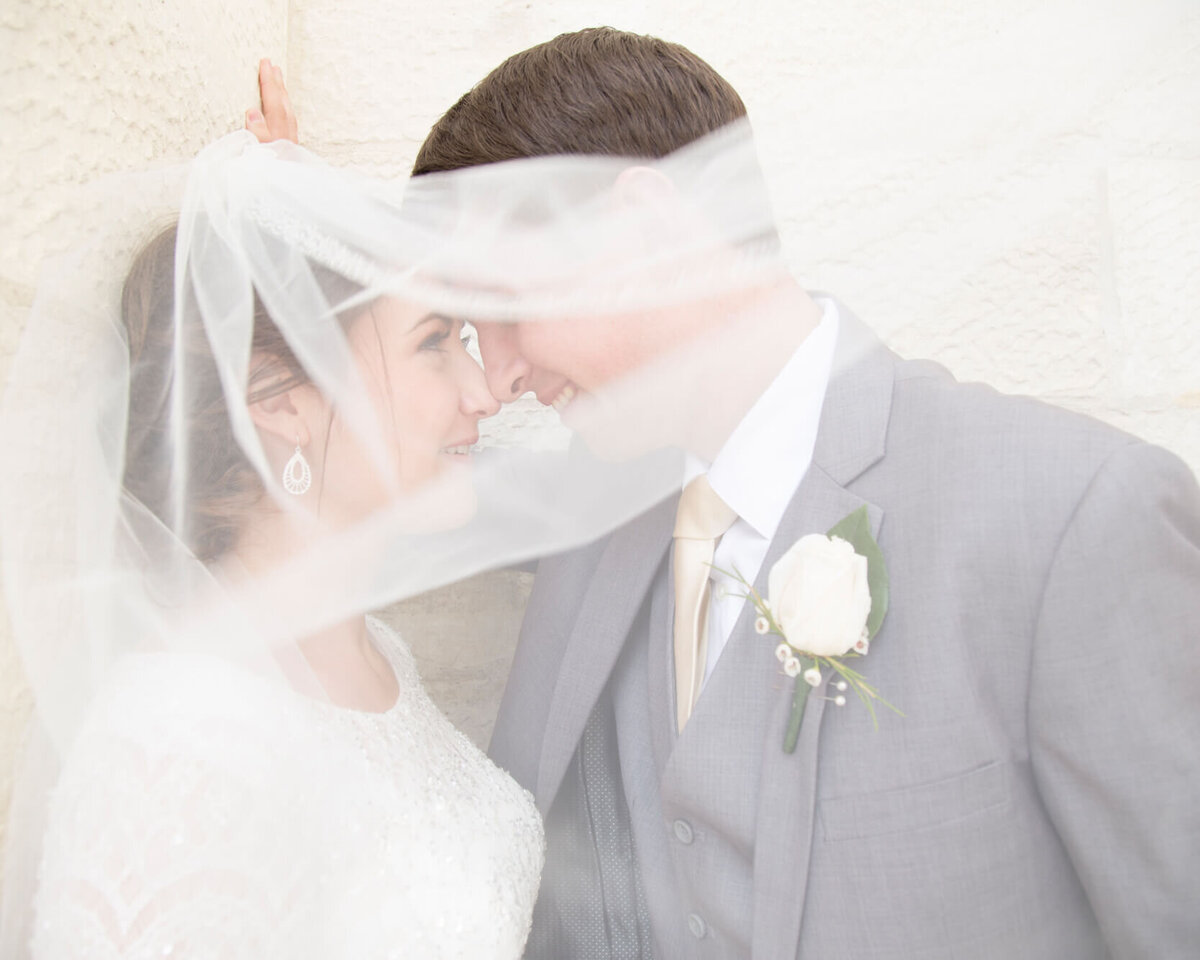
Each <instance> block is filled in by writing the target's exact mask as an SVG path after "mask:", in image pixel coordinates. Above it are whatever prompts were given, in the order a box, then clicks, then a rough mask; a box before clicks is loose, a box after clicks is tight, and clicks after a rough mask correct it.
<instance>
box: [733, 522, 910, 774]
mask: <svg viewBox="0 0 1200 960" xmlns="http://www.w3.org/2000/svg"><path fill="white" fill-rule="evenodd" d="M730 576H732V577H733V578H734V579H735V580H737V581H738V582H739V583H741V584H742V586H743V587H745V589H746V593H745V597H746V599H748V600H749V601H750V602H751V603H753V604H754V608H755V612H756V614H757V616H756V617H755V621H754V629H755V630H756V631H757V632H758V633H759V634H762V635H773V636H777V637H779V638H780V643H779V644H778V645H777V646H776V648H775V655H776V657H778V659H779V662H780V664H781V665H782V666H783V672H784V673H785V674H787V675H788V676H789V677H792V678H793V679H794V681H795V687H794V690H793V693H792V709H791V712H790V714H789V717H788V725H787V730H786V731H785V733H784V739H783V749H784V751H785V752H787V753H792V752H793V751H794V750H795V749H796V740H797V738H798V737H799V736H800V724H801V721H802V720H803V719H804V707H805V704H806V703H807V702H808V696H809V693H810V692H811V691H812V690H813V689H814V688H815V687H819V686H820V685H821V684H822V683H823V682H824V680H825V676H826V674H825V671H826V670H828V671H829V675H830V676H831V677H834V678H836V679H832V681H831V682H832V686H833V691H831V692H833V693H834V696H831V697H827V698H826V699H828V700H830V701H832V702H833V703H834V704H836V705H837V706H839V707H840V706H844V705H845V703H846V696H845V694H846V691H847V690H853V691H854V692H855V694H857V695H858V698H859V699H860V700H862V701H863V703H864V704H865V705H866V707H867V709H868V710H870V712H871V719H872V721H873V722H875V723H876V725H878V721H877V718H876V716H875V703H876V701H878V702H879V703H881V704H883V705H884V706H886V707H888V708H889V709H891V710H895V711H896V712H897V713H900V711H899V710H896V708H895V707H894V706H892V705H891V704H890V703H888V702H887V701H886V700H884V699H883V698H882V697H881V696H879V692H878V691H877V690H876V689H875V688H874V687H873V686H871V684H869V683H868V682H867V681H866V679H865V678H864V677H863V675H862V674H861V673H859V672H858V671H857V670H855V669H854V668H853V667H851V666H850V665H849V663H847V662H845V660H843V658H846V659H853V658H857V657H864V656H866V655H867V651H868V650H869V649H870V646H871V640H872V638H874V636H875V634H876V633H878V632H879V627H880V625H881V624H882V623H883V618H884V615H885V614H886V613H887V607H888V575H887V567H886V565H885V564H884V562H883V554H882V553H881V552H880V550H879V544H877V543H876V542H875V538H874V537H873V536H871V524H870V520H869V518H868V516H867V508H866V507H860V508H859V509H858V510H856V511H854V513H852V514H850V515H849V516H847V517H845V518H843V519H842V520H840V521H839V522H838V523H837V524H835V525H834V526H833V528H832V529H831V530H830V531H829V533H828V534H824V535H822V534H819V533H817V534H810V535H809V536H806V537H801V538H800V539H799V540H797V541H796V543H795V544H793V545H792V547H791V549H789V550H788V552H787V553H785V554H784V555H783V556H782V557H781V558H780V559H779V561H778V562H777V563H776V564H775V566H773V567H772V568H771V572H770V574H769V575H768V577H767V597H766V598H764V597H763V596H762V594H760V593H759V592H758V591H757V590H755V589H754V587H753V586H752V585H751V584H750V583H749V582H748V581H747V580H746V579H745V578H744V577H742V576H741V575H740V574H739V573H737V571H734V572H733V573H732V574H730Z"/></svg>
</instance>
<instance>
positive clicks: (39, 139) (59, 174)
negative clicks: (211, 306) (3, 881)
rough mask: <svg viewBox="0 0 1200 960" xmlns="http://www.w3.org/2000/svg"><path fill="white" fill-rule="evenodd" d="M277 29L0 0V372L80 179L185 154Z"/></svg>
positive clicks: (22, 698)
mask: <svg viewBox="0 0 1200 960" xmlns="http://www.w3.org/2000/svg"><path fill="white" fill-rule="evenodd" d="M286 41H287V3H286V2H284V0H254V2H253V3H243V2H242V0H205V2H203V3H193V2H186V0H17V2H16V3H12V2H8V3H5V4H3V5H0V136H2V137H3V139H2V140H0V143H2V144H3V146H2V148H0V211H2V216H3V219H2V220H0V382H3V379H4V374H5V372H6V371H7V369H8V366H9V363H10V361H11V359H12V354H13V351H14V350H15V349H16V344H17V341H18V339H19V335H20V330H21V327H22V324H23V322H24V316H25V314H26V312H27V311H28V309H29V307H30V304H31V303H32V301H33V295H34V286H35V283H36V280H37V275H38V266H39V263H40V262H41V260H42V258H43V257H44V256H46V255H48V254H52V253H56V252H61V251H62V250H64V249H66V248H67V247H68V246H70V245H71V244H72V243H76V242H78V240H79V225H78V224H77V223H76V222H75V221H74V220H73V218H72V217H71V214H70V211H71V206H72V198H73V193H74V190H75V189H76V188H77V187H78V185H79V184H82V183H85V182H87V181H89V180H92V179H94V178H96V177H98V176H101V175H103V174H107V173H111V172H114V171H119V170H127V169H131V168H143V167H146V166H148V165H150V164H152V163H157V162H160V161H163V162H165V161H169V160H178V159H181V158H184V157H187V156H189V155H190V154H193V153H195V152H196V151H197V150H198V149H199V148H200V147H201V146H203V145H204V144H205V143H207V142H208V141H210V140H212V139H214V138H215V137H217V136H218V135H220V134H222V133H224V132H226V131H228V130H231V129H234V128H235V127H237V126H240V125H241V117H242V111H243V110H244V109H245V107H246V106H248V105H249V104H250V103H251V102H252V100H251V98H252V97H255V96H256V95H257V80H256V76H255V69H254V65H255V63H256V62H257V58H258V57H259V56H262V55H270V56H272V57H276V58H279V59H283V58H285V56H286V52H287V42H286ZM3 456H4V455H3V452H0V463H2V462H3ZM0 624H2V625H3V626H2V628H0V831H2V830H3V823H4V822H5V821H6V819H7V817H6V816H5V815H4V814H5V812H6V810H7V806H8V796H9V792H10V789H11V781H12V770H13V763H14V758H15V755H16V750H17V745H18V742H19V740H20V736H21V733H22V730H23V728H24V721H25V718H26V716H27V715H28V710H29V698H28V694H27V691H26V689H25V685H24V682H23V679H22V676H21V670H20V665H19V663H18V662H17V660H16V657H15V654H14V651H13V649H12V644H11V640H10V637H9V633H8V629H7V621H6V620H5V619H4V618H3V616H2V611H0ZM2 836H3V834H2V832H0V837H2Z"/></svg>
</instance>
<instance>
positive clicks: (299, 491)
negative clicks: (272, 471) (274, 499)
mask: <svg viewBox="0 0 1200 960" xmlns="http://www.w3.org/2000/svg"><path fill="white" fill-rule="evenodd" d="M311 486H312V468H311V467H310V466H309V465H308V461H307V460H305V459H304V451H303V450H301V449H300V438H299V437H297V438H296V452H295V453H293V454H292V457H291V459H290V460H288V462H287V463H286V464H284V466H283V489H284V490H286V491H287V492H288V493H290V494H291V495H292V496H294V497H299V496H302V495H303V494H305V493H307V492H308V488H309V487H311Z"/></svg>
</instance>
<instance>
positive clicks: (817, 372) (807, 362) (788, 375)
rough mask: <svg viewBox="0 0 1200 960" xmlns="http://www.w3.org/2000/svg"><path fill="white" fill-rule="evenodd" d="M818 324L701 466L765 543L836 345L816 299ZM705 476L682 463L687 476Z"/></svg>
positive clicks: (832, 316)
mask: <svg viewBox="0 0 1200 960" xmlns="http://www.w3.org/2000/svg"><path fill="white" fill-rule="evenodd" d="M817 303H818V304H819V305H820V306H821V308H822V309H821V321H820V323H818V324H817V326H816V328H815V329H814V330H813V331H812V332H811V333H810V334H809V335H808V336H807V337H805V338H804V341H803V342H802V343H801V344H800V346H799V347H798V348H797V349H796V352H795V353H793V354H792V356H791V358H790V359H789V360H788V362H787V363H786V364H784V366H783V369H782V370H780V371H779V373H778V374H776V376H775V379H774V380H772V381H771V383H770V385H769V386H768V387H767V389H766V390H765V391H763V393H762V395H761V396H760V397H759V398H758V399H757V400H756V401H755V402H754V405H753V406H752V407H751V408H750V410H749V411H748V412H747V413H746V415H745V416H744V417H743V418H742V420H741V422H740V423H739V424H738V425H737V427H736V428H735V429H734V431H733V432H732V433H731V434H730V435H729V438H728V439H727V440H726V441H725V443H724V445H723V446H722V447H721V450H720V452H719V453H718V454H717V457H716V459H715V460H714V461H713V462H712V465H711V466H710V467H708V470H707V473H708V480H709V483H710V484H712V488H713V490H714V491H716V493H717V495H718V496H719V497H720V498H721V499H722V500H724V501H725V502H726V503H727V504H728V505H729V506H730V507H731V508H732V509H733V510H735V511H736V512H737V515H738V516H739V517H740V518H741V519H742V520H744V521H745V522H746V523H748V524H749V525H750V526H751V527H753V528H754V531H755V532H756V533H757V534H759V536H761V537H764V538H766V539H768V540H769V539H771V538H772V537H774V535H775V530H776V529H777V528H778V526H779V521H780V520H781V519H782V517H783V512H784V510H786V509H787V505H788V503H789V502H790V501H791V499H792V496H793V495H794V494H795V492H796V488H797V487H798V486H799V485H800V481H801V480H803V479H804V474H805V473H806V472H807V471H808V467H809V464H810V463H811V462H812V455H813V449H814V447H815V446H816V442H817V428H818V426H819V425H820V421H821V407H822V404H823V403H824V400H825V388H826V387H827V386H828V384H829V376H830V371H831V370H832V367H833V355H834V349H835V347H836V346H837V334H838V315H837V307H836V306H835V304H834V302H833V301H832V300H828V299H823V300H818V301H817ZM703 472H705V464H704V463H703V462H702V461H700V460H699V459H698V458H695V457H691V456H689V457H688V466H687V477H688V479H690V478H691V477H692V476H694V475H696V474H699V473H703Z"/></svg>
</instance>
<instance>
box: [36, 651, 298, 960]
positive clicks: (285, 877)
mask: <svg viewBox="0 0 1200 960" xmlns="http://www.w3.org/2000/svg"><path fill="white" fill-rule="evenodd" d="M264 686H265V685H263V684H261V683H259V682H258V681H256V680H254V679H252V678H250V677H248V676H245V675H234V671H232V670H231V668H229V667H226V666H223V665H220V664H218V663H216V662H215V661H207V660H206V659H205V658H199V657H166V656H160V657H152V658H143V659H141V660H140V662H139V663H137V664H136V665H135V666H133V667H132V668H126V669H123V671H122V675H121V676H120V677H119V678H117V679H116V680H115V681H114V682H113V683H112V684H111V685H110V688H109V690H108V692H107V695H106V696H105V697H103V698H101V700H100V702H98V704H97V709H96V710H94V711H93V713H92V715H91V717H90V719H89V721H88V723H87V724H85V726H84V728H83V729H82V731H81V733H80V735H79V737H78V739H77V740H76V742H75V743H74V745H73V746H72V748H71V751H70V753H69V755H68V757H67V759H66V763H65V765H64V770H63V775H62V777H61V779H60V781H59V784H58V786H57V788H56V790H55V793H54V796H53V799H52V801H51V805H50V811H49V819H48V826H47V831H46V836H45V842H44V848H43V856H42V865H41V870H40V875H39V887H38V892H37V895H36V901H35V904H36V905H35V929H34V933H33V940H32V944H31V947H32V955H33V956H34V957H35V958H37V960H41V958H51V957H53V958H55V960H63V958H73V957H89V958H97V957H103V958H109V957H111V958H117V957H120V958H133V957H138V958H141V957H155V958H162V957H170V958H172V960H176V958H184V960H187V958H196V957H218V956H219V957H223V958H241V957H246V958H250V957H254V958H262V957H273V956H289V957H294V956H303V955H309V951H312V950H314V949H319V948H318V947H317V945H316V944H314V943H312V942H309V943H307V945H304V946H302V944H301V942H300V941H299V940H298V939H297V938H298V937H299V936H300V934H301V929H300V925H299V922H298V921H299V919H300V918H304V917H305V916H306V914H309V912H310V907H311V902H310V900H311V897H312V896H313V893H314V891H312V889H311V886H312V884H311V882H309V883H308V884H307V885H306V884H305V882H304V881H305V878H306V877H307V878H309V880H310V881H311V877H313V876H314V875H315V873H314V870H313V868H314V864H313V863H312V858H313V857H315V856H318V855H319V854H320V849H321V848H320V847H319V846H317V845H316V844H314V843H312V842H305V841H306V840H307V838H313V837H316V836H318V835H319V832H320V831H319V827H320V822H321V816H320V813H319V812H318V811H317V810H316V809H315V806H314V804H315V802H316V801H315V800H312V799H306V798H311V795H312V793H313V791H311V790H308V791H303V790H299V789H297V788H298V787H299V785H300V781H299V777H300V773H301V771H302V770H303V763H302V761H303V750H302V744H303V739H304V737H303V728H302V723H301V724H300V725H298V724H297V719H298V718H302V716H303V715H302V713H301V712H300V711H297V710H296V709H295V704H290V703H289V702H288V698H287V697H285V696H283V695H282V694H280V693H276V692H274V691H265V690H264V689H263V687H264ZM308 920H309V928H310V932H311V929H312V926H311V925H312V917H311V916H309V918H308Z"/></svg>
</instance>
